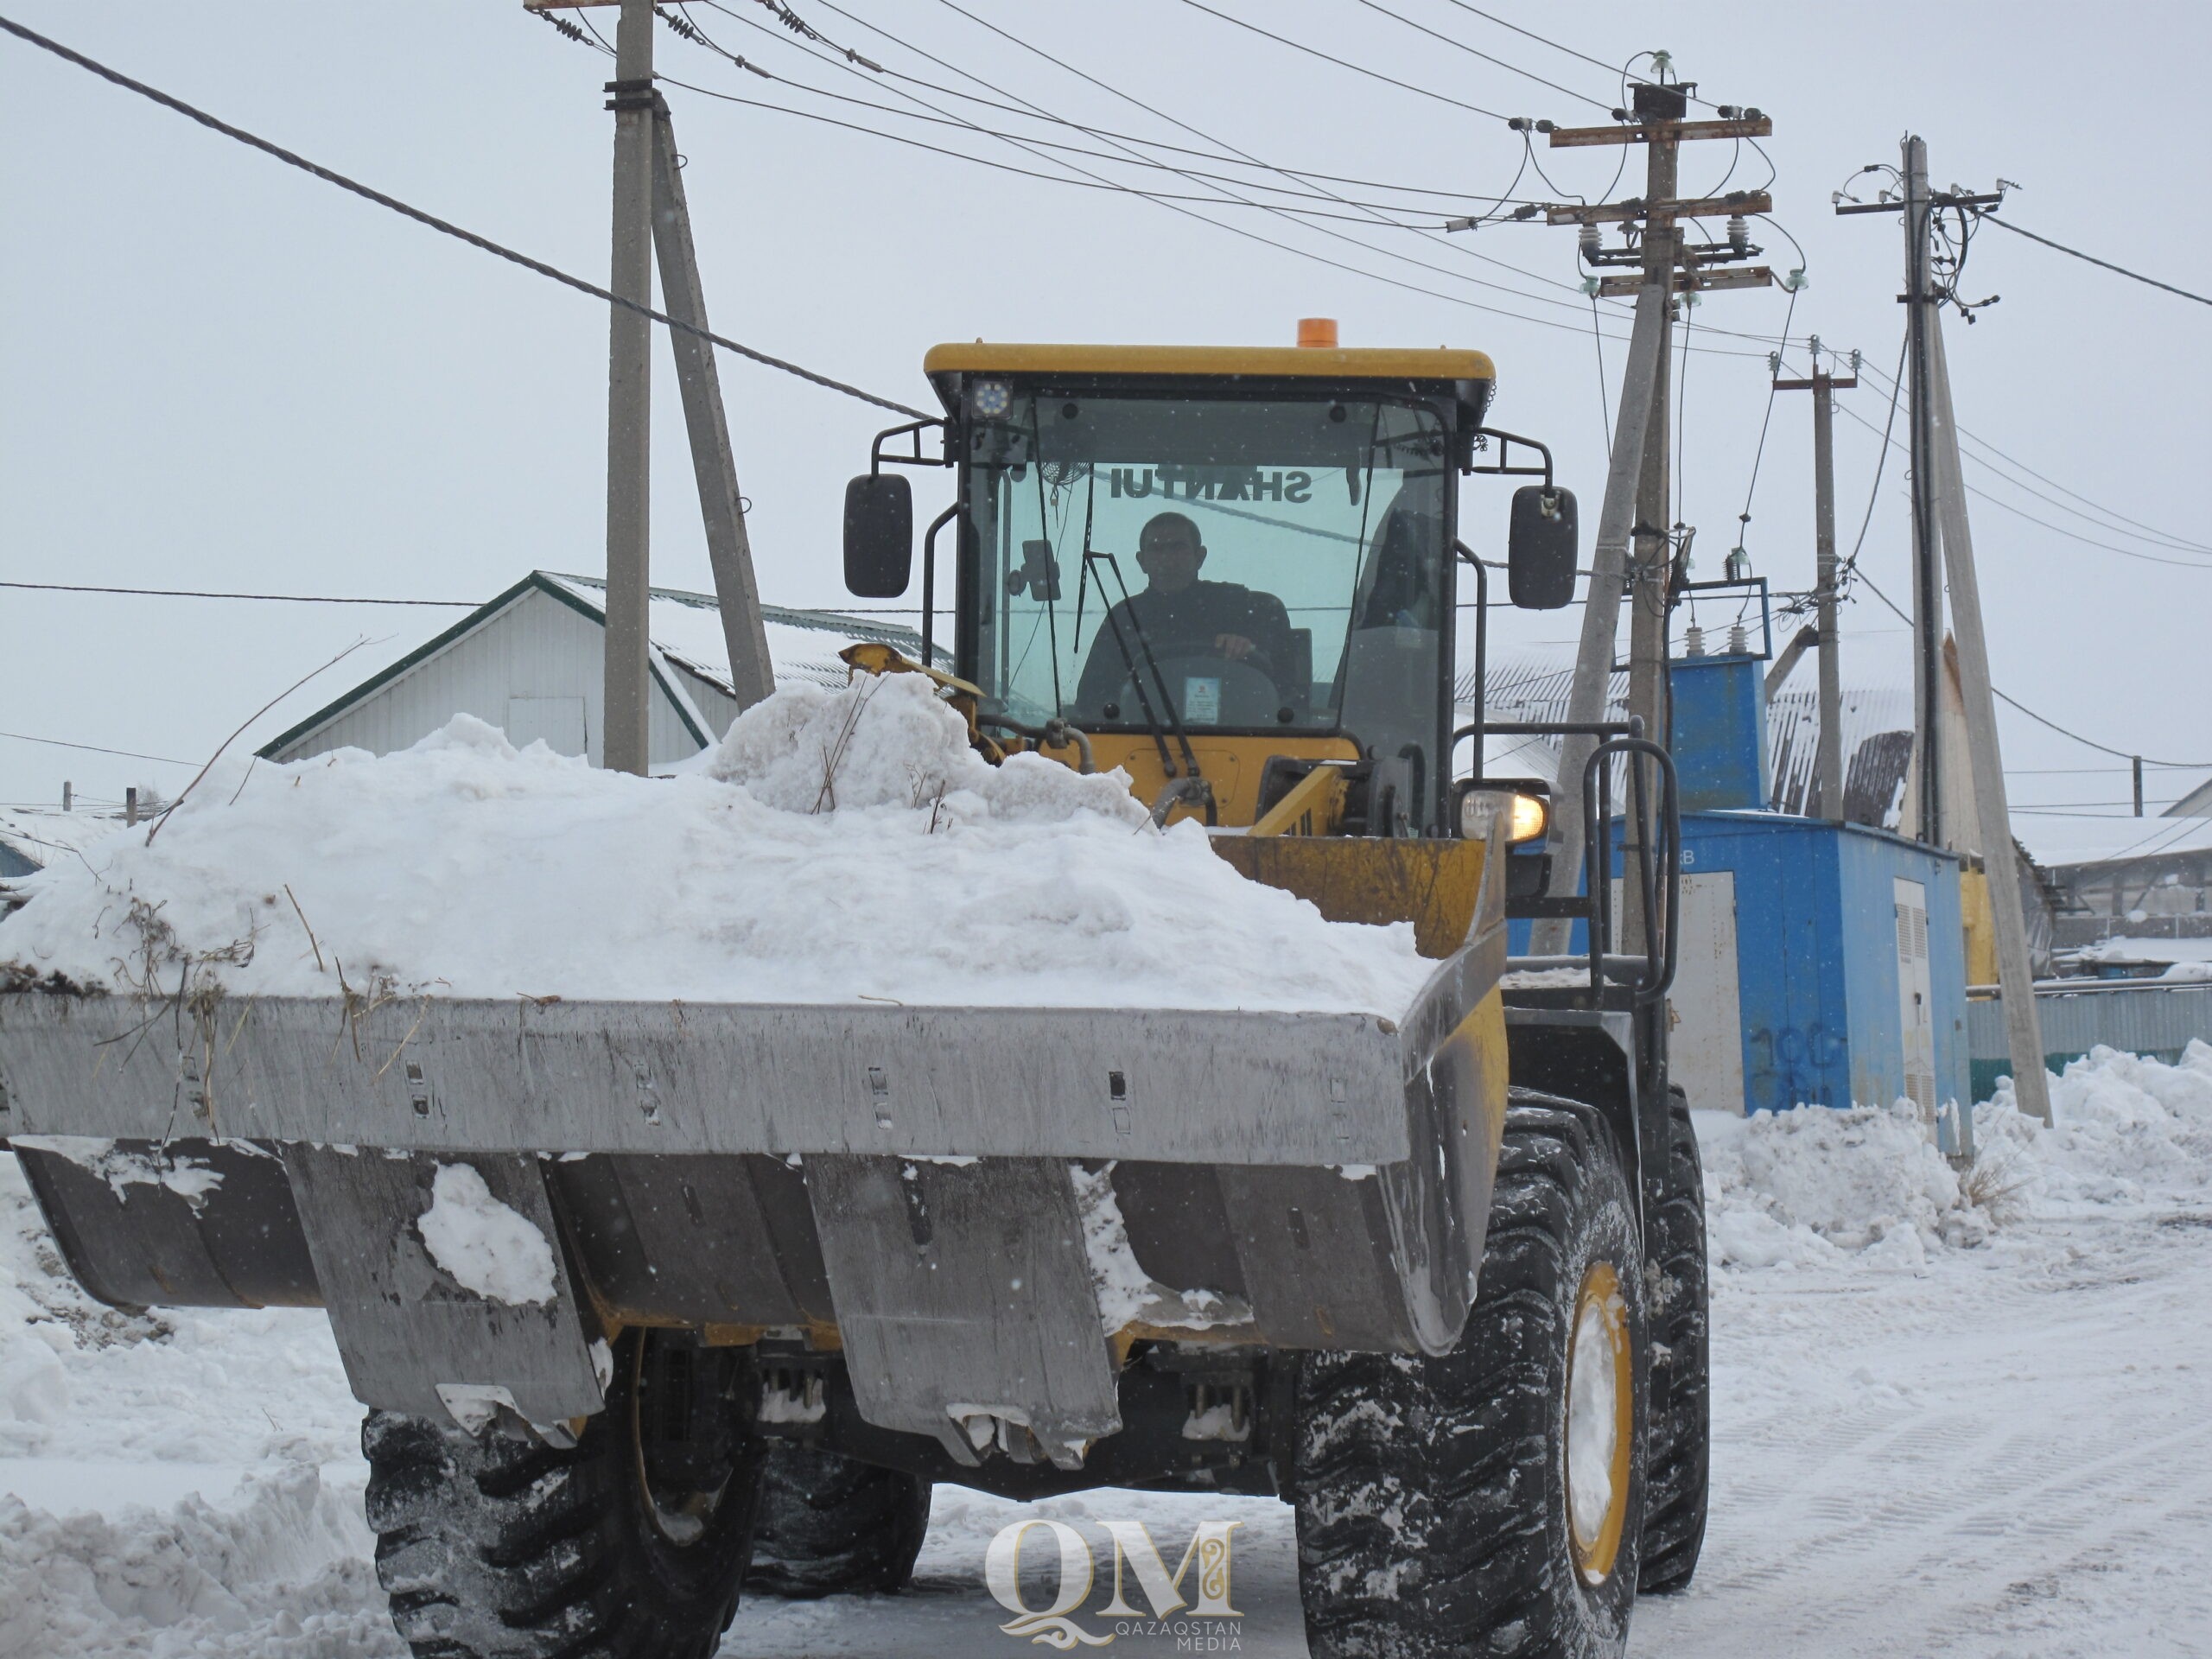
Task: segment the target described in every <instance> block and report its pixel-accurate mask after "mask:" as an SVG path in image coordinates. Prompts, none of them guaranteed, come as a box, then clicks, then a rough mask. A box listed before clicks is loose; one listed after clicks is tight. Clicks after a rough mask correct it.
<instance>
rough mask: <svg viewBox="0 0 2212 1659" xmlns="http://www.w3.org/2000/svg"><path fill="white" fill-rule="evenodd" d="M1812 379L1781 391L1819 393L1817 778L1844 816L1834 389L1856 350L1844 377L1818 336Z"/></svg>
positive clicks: (1854, 377)
mask: <svg viewBox="0 0 2212 1659" xmlns="http://www.w3.org/2000/svg"><path fill="white" fill-rule="evenodd" d="M1812 345H1813V373H1812V378H1810V379H1806V380H1783V379H1777V380H1776V381H1775V383H1774V388H1775V390H1776V391H1809V392H1811V393H1812V394H1813V548H1814V562H1815V574H1814V578H1813V583H1814V601H1815V606H1816V607H1817V609H1816V614H1815V625H1816V626H1817V628H1818V631H1819V634H1820V651H1821V661H1820V675H1821V691H1820V746H1819V747H1818V748H1817V749H1816V750H1815V753H1814V758H1813V781H1814V785H1815V793H1816V797H1817V798H1818V800H1819V802H1820V815H1821V817H1824V818H1827V819H1828V820H1829V821H1830V822H1831V823H1842V822H1843V671H1842V667H1841V665H1840V663H1839V662H1838V660H1837V656H1836V633H1835V400H1834V393H1836V392H1838V391H1849V390H1850V389H1851V388H1852V387H1853V386H1856V385H1858V384H1859V372H1858V371H1859V365H1858V362H1857V359H1856V355H1855V354H1854V356H1853V363H1852V372H1851V373H1850V374H1848V375H1846V376H1843V377H1841V378H1838V377H1837V376H1836V375H1834V374H1833V373H1831V372H1828V371H1827V370H1825V369H1823V368H1821V342H1820V339H1819V337H1818V336H1817V335H1815V337H1814V340H1813V342H1812Z"/></svg>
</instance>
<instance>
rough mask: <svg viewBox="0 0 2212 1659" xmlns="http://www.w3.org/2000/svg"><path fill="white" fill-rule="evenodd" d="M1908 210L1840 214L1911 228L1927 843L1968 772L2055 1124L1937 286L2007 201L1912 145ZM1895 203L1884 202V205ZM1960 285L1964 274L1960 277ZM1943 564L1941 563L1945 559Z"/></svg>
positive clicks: (2012, 1022)
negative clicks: (1952, 241) (1963, 223)
mask: <svg viewBox="0 0 2212 1659" xmlns="http://www.w3.org/2000/svg"><path fill="white" fill-rule="evenodd" d="M1902 180H1903V187H1904V188H1903V193H1902V197H1901V199H1900V200H1894V201H1892V200H1886V199H1885V200H1880V201H1872V202H1852V203H1849V204H1847V205H1840V206H1839V207H1837V208H1836V212H1837V213H1897V212H1902V213H1904V226H1905V292H1904V295H1903V296H1902V297H1903V298H1904V302H1905V307H1906V318H1907V321H1906V330H1907V356H1908V359H1909V361H1910V381H1909V386H1910V394H1911V397H1912V446H1911V454H1912V466H1913V479H1912V497H1913V558H1914V570H1913V575H1914V581H1913V606H1914V614H1913V626H1914V632H1915V635H1916V640H1915V643H1916V645H1917V646H1918V649H1917V650H1916V652H1915V653H1914V658H1915V673H1914V682H1915V684H1914V690H1915V693H1916V696H1915V702H1916V711H1915V712H1916V727H1917V732H1916V739H1917V741H1916V745H1915V749H1916V756H1917V760H1916V766H1917V773H1916V780H1915V787H1916V790H1917V791H1918V798H1919V807H1920V811H1919V828H1920V831H1921V839H1922V840H1923V841H1925V842H1929V844H1930V845H1934V846H1942V845H1945V844H1947V842H1946V839H1945V836H1946V830H1947V828H1948V826H1946V825H1945V823H1944V822H1943V816H1942V805H1941V802H1942V796H1941V792H1940V791H1939V789H1938V787H1937V785H1938V781H1939V779H1941V777H1942V768H1943V767H1946V766H1953V765H1955V764H1957V763H1958V762H1959V761H1960V760H1963V761H1964V762H1965V764H1966V766H1967V771H1968V775H1969V777H1970V779H1971V780H1972V783H1973V787H1974V817H1975V819H1976V821H1977V823H1978V825H1979V828H1980V841H1981V842H1982V845H1981V846H1980V847H1977V848H1974V849H1970V850H1972V851H1974V852H1976V853H1978V854H1980V857H1981V861H1982V868H1983V871H1984V874H1985V876H1986V880H1988V883H1989V903H1990V908H1991V910H1992V911H1993V912H1995V915H1994V921H1995V925H1996V931H1997V980H1998V988H1999V994H2000V995H2001V996H2002V997H2003V999H2004V1006H2005V1039H2006V1046H2007V1048H2008V1051H2009V1052H2010V1055H2011V1058H2012V1090H2013V1100H2014V1102H2015V1103H2017V1104H2018V1107H2019V1109H2020V1110H2022V1111H2023V1112H2024V1113H2026V1114H2027V1115H2028V1116H2031V1117H2037V1118H2041V1119H2042V1120H2043V1121H2044V1122H2046V1123H2048V1122H2050V1078H2049V1076H2048V1074H2047V1073H2046V1072H2045V1071H2044V1047H2043V1021H2042V1020H2041V1018H2040V1017H2039V1015H2038V1014H2037V1008H2036V998H2035V976H2034V969H2033V964H2032V963H2031V961H2030V958H2029V955H2028V926H2027V918H2026V916H2025V914H2024V912H2022V910H2021V907H2020V872H2019V861H2018V857H2017V856H2016V855H2014V853H2013V850H2012V812H2011V808H2010V806H2009V804H2008V803H2007V801H2006V799H2005V760H2004V752H2003V750H2002V748H2001V747H2000V746H1999V741H1998V735H1997V702H1996V695H1995V692H1994V691H1993V689H1992V686H1991V683H1990V677H1989V642H1988V639H1987V636H1986V634H1985V632H1983V627H1982V616H1981V584H1980V576H1979V575H1978V574H1977V573H1976V570H1975V568H1974V536H1973V531H1972V530H1971V528H1970V527H1969V525H1968V524H1967V498H1966V480H1965V478H1964V477H1963V476H1962V475H1961V466H1960V460H1959V438H1958V426H1957V423H1956V421H1955V419H1954V417H1953V415H1952V410H1951V380H1950V371H1949V368H1948V364H1947V362H1946V360H1945V358H1944V353H1943V327H1942V307H1943V306H1944V305H1946V304H1948V303H1950V302H1954V301H1955V300H1956V298H1957V296H1956V295H1955V293H1953V292H1952V291H1951V290H1950V289H1949V288H1948V286H1947V285H1945V284H1944V283H1938V282H1937V281H1936V270H1935V233H1934V232H1935V215H1936V213H1940V212H1942V211H1945V210H1947V209H1973V208H1977V207H1992V206H1994V205H1996V203H1997V202H1998V201H1999V200H2000V199H2001V198H2000V197H1999V196H1997V195H1973V194H1967V193H1964V192H1961V191H1958V190H1951V191H1943V192H1936V191H1931V190H1929V188H1928V147H1927V145H1926V144H1925V143H1923V142H1922V141H1921V140H1920V139H1919V138H1918V137H1913V136H1911V135H1907V137H1906V138H1905V140H1904V168H1903V169H1902ZM1886 195H1887V193H1886V192H1885V198H1886ZM1950 276H1951V277H1952V279H1953V280H1955V278H1956V276H1957V272H1956V271H1955V270H1954V271H1952V272H1951V273H1950ZM1939 555H1940V556H1941V559H1942V563H1941V565H1940V567H1939V566H1938V564H1937V563H1936V561H1937V558H1938V556H1939ZM1945 575H1948V577H1949V580H1950V594H1951V632H1952V636H1953V638H1954V639H1955V641H1956V644H1957V648H1958V671H1959V690H1960V696H1961V702H1963V703H1964V705H1965V715H1966V721H1965V725H1966V742H1965V749H1966V753H1965V754H1964V755H1963V756H1962V757H1961V756H1952V755H1948V754H1946V753H1943V751H1942V746H1941V745H1940V744H1939V743H1938V742H1937V741H1936V733H1937V731H1938V730H1939V729H1940V726H1941V718H1940V717H1941V714H1942V702H1941V696H1942V673H1943V669H1942V657H1941V655H1940V653H1941V651H1942V634H1943V610H1942V600H1943V578H1944V576H1945ZM1960 1129H1961V1136H1960V1146H1959V1147H1958V1148H1957V1149H1958V1151H1959V1152H1960V1153H1961V1154H1969V1155H1970V1154H1971V1151H1972V1147H1973V1119H1972V1116H1971V1114H1970V1110H1969V1109H1967V1107H1966V1106H1965V1104H1964V1103H1961V1119H1960Z"/></svg>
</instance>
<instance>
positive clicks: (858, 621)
mask: <svg viewBox="0 0 2212 1659" xmlns="http://www.w3.org/2000/svg"><path fill="white" fill-rule="evenodd" d="M537 575H539V576H540V577H541V578H543V580H544V581H546V582H550V583H552V584H554V585H556V586H557V587H560V588H563V589H565V590H566V591H567V593H568V594H569V596H570V597H571V598H573V599H574V600H575V601H576V602H577V603H579V604H581V605H583V606H585V607H588V608H589V609H590V610H591V611H592V613H594V614H595V615H597V616H599V617H600V618H601V620H605V617H606V614H607V583H606V582H605V581H604V580H602V579H601V578H600V577H598V576H571V575H563V574H562V573H561V572H559V571H556V570H541V571H538V572H537ZM760 613H761V617H762V620H763V621H764V622H765V624H766V629H767V634H768V658H769V660H770V661H771V662H772V663H773V664H775V672H776V678H777V680H778V682H779V683H787V682H790V681H793V680H810V681H812V682H813V683H816V684H817V685H842V684H844V683H845V678H846V674H847V670H846V667H845V664H843V663H842V662H841V661H839V660H838V657H837V653H838V652H841V651H842V650H843V649H844V648H845V647H846V646H847V645H851V644H852V643H853V642H854V641H855V639H879V640H881V641H882V642H883V643H884V644H885V645H894V646H896V647H897V648H898V649H899V650H900V651H902V652H906V654H907V655H908V656H910V657H919V656H920V655H921V650H922V636H921V635H920V633H919V632H917V631H916V630H914V629H912V628H906V627H900V626H896V625H895V624H893V625H887V624H885V623H882V622H880V621H872V620H868V619H867V618H863V617H857V616H846V615H844V614H842V613H839V612H836V611H794V610H789V609H786V608H785V607H783V606H780V605H763V606H762V607H760ZM647 629H648V632H651V634H652V641H653V644H654V645H657V646H658V647H659V649H660V652H661V653H662V655H664V656H665V657H667V658H670V659H671V661H673V662H676V663H677V664H681V665H682V666H683V667H685V668H688V669H690V671H692V672H693V673H695V674H696V675H698V676H699V677H701V678H702V679H706V680H710V681H712V682H713V683H715V685H716V686H718V687H719V688H720V689H721V690H723V691H724V692H726V693H728V694H729V695H731V696H735V695H736V693H735V692H734V690H733V689H732V687H731V683H730V672H729V649H728V645H726V644H725V643H724V641H723V639H722V615H721V606H720V605H719V604H718V603H717V602H716V601H715V596H714V595H713V594H694V593H687V592H686V591H684V590H683V589H682V588H654V589H653V590H652V606H651V608H650V610H649V613H648V617H647ZM944 655H945V653H944V652H942V651H940V652H938V656H939V657H940V658H944ZM948 665H949V663H948Z"/></svg>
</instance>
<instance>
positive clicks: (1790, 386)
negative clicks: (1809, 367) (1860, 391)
mask: <svg viewBox="0 0 2212 1659" xmlns="http://www.w3.org/2000/svg"><path fill="white" fill-rule="evenodd" d="M1858 384H1859V377H1858V376H1857V375H1855V374H1847V375H1834V374H1816V375H1815V376H1814V377H1813V378H1811V379H1809V380H1777V381H1776V382H1775V383H1774V389H1775V390H1776V391H1821V390H1823V389H1826V390H1827V391H1850V390H1851V389H1852V388H1853V386H1855V385H1858Z"/></svg>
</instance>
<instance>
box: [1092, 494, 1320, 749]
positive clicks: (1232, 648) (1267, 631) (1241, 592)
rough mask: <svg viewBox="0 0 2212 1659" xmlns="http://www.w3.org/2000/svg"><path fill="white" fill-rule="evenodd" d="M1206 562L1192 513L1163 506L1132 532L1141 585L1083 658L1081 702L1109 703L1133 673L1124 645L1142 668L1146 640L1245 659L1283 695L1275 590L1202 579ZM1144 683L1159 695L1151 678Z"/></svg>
mask: <svg viewBox="0 0 2212 1659" xmlns="http://www.w3.org/2000/svg"><path fill="white" fill-rule="evenodd" d="M1205 562H1206V544H1205V540H1204V538H1203V537H1200V535H1199V534H1198V525H1197V524H1195V523H1193V522H1192V520H1191V519H1190V518H1187V517H1186V516H1185V515H1184V514H1182V513H1179V512H1161V513H1155V514H1154V516H1153V517H1152V518H1150V519H1149V520H1147V522H1146V524H1145V527H1144V529H1143V531H1141V533H1140V534H1139V535H1138V537H1137V568H1138V569H1141V570H1142V571H1143V572H1144V574H1145V578H1146V585H1145V588H1144V589H1143V591H1142V592H1141V593H1135V594H1130V595H1129V597H1128V598H1127V599H1125V600H1123V601H1122V602H1121V603H1120V604H1118V605H1116V606H1115V607H1113V609H1112V610H1110V611H1109V612H1108V613H1107V617H1106V620H1105V623H1104V624H1103V626H1101V627H1100V628H1099V630H1098V633H1097V637H1096V639H1093V640H1092V641H1091V645H1090V657H1089V658H1087V659H1086V660H1085V662H1084V666H1083V678H1082V681H1081V682H1080V683H1079V685H1078V688H1077V692H1076V701H1077V704H1078V706H1079V707H1081V708H1082V709H1084V710H1087V711H1095V710H1100V709H1103V706H1104V705H1105V704H1106V703H1108V702H1111V701H1113V700H1114V699H1115V698H1116V696H1117V695H1118V694H1119V693H1120V691H1121V689H1122V683H1123V682H1124V681H1126V680H1128V679H1130V678H1132V677H1134V676H1133V674H1132V666H1133V664H1132V663H1131V661H1129V660H1126V659H1125V658H1124V657H1123V655H1122V652H1123V649H1124V647H1125V646H1126V648H1127V651H1128V658H1133V659H1134V666H1135V667H1142V666H1143V665H1144V645H1150V646H1151V648H1152V654H1153V655H1154V657H1155V658H1167V657H1169V656H1190V655H1192V654H1200V655H1209V656H1217V657H1224V658H1228V659H1229V660H1230V662H1232V663H1243V664H1248V665H1249V666H1250V667H1252V668H1255V669H1256V670H1258V671H1260V672H1261V673H1262V674H1265V675H1266V676H1267V677H1268V678H1269V679H1270V680H1272V681H1274V683H1275V686H1276V688H1277V690H1278V692H1279V693H1281V694H1283V695H1285V696H1287V694H1288V692H1289V690H1290V689H1291V688H1290V687H1289V686H1287V684H1286V683H1285V680H1284V676H1285V675H1286V674H1287V672H1288V671H1289V669H1290V664H1291V649H1290V613H1289V612H1288V611H1287V610H1285V609H1284V608H1283V603H1282V601H1281V600H1279V599H1277V598H1276V597H1275V596H1274V594H1263V593H1260V592H1258V591H1256V590H1255V589H1254V588H1246V587H1243V586H1240V585H1239V584H1238V583H1236V582H1202V581H1200V580H1199V578H1198V571H1199V569H1200V568H1201V567H1202V566H1203V565H1204V564H1205ZM1117 630H1118V632H1119V637H1118V639H1117V638H1116V631H1117ZM1140 635H1141V638H1142V640H1143V642H1144V644H1143V645H1140V644H1139V643H1138V641H1139V639H1140ZM1145 689H1146V690H1147V691H1153V692H1154V695H1155V696H1156V695H1157V691H1156V690H1155V688H1154V687H1153V686H1152V685H1151V684H1150V683H1147V684H1146V688H1145Z"/></svg>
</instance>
